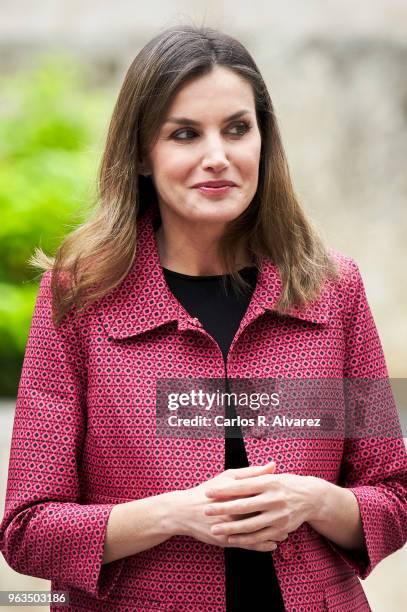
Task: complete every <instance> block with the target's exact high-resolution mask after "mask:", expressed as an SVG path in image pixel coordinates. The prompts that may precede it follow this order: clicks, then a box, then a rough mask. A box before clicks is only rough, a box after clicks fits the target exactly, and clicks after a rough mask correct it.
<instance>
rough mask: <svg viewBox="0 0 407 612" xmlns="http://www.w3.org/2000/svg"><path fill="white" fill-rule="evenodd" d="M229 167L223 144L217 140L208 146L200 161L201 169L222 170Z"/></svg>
mask: <svg viewBox="0 0 407 612" xmlns="http://www.w3.org/2000/svg"><path fill="white" fill-rule="evenodd" d="M227 166H229V160H228V158H227V154H226V151H225V147H224V144H223V143H222V142H220V141H219V140H218V139H216V140H214V141H212V142H211V143H209V144H208V146H207V148H206V151H205V153H204V156H203V160H202V167H203V168H204V169H206V168H213V169H214V170H222V169H223V168H226V167H227Z"/></svg>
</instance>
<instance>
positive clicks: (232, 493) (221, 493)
mask: <svg viewBox="0 0 407 612" xmlns="http://www.w3.org/2000/svg"><path fill="white" fill-rule="evenodd" d="M270 475H271V474H260V475H253V477H252V478H245V479H244V480H236V481H233V480H232V481H231V482H227V483H226V482H222V484H221V483H219V484H216V485H213V486H211V487H210V488H209V489H207V490H206V491H205V495H206V496H207V497H217V498H219V499H224V498H227V497H240V496H249V495H256V494H257V493H262V492H263V489H264V485H265V484H266V483H269V480H268V478H269V476H270ZM277 477H278V475H276V478H277Z"/></svg>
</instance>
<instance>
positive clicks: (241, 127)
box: [232, 121, 251, 136]
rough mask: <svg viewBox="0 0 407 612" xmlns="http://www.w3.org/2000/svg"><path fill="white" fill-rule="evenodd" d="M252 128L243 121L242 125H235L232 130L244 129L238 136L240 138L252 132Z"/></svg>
mask: <svg viewBox="0 0 407 612" xmlns="http://www.w3.org/2000/svg"><path fill="white" fill-rule="evenodd" d="M250 127H251V126H250V125H249V124H248V123H246V122H245V121H241V122H240V123H237V124H236V125H234V126H233V128H232V129H234V128H240V129H243V131H242V132H240V133H239V134H238V136H240V135H243V134H246V132H248V131H249V130H250Z"/></svg>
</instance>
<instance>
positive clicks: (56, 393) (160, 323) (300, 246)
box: [0, 26, 407, 612]
mask: <svg viewBox="0 0 407 612" xmlns="http://www.w3.org/2000/svg"><path fill="white" fill-rule="evenodd" d="M99 179H100V180H99V187H100V189H99V192H100V193H99V203H98V206H97V208H96V211H95V214H94V216H93V217H92V218H91V219H90V220H89V221H88V222H87V223H86V224H84V225H83V226H82V227H80V228H78V229H77V230H76V231H75V232H73V233H72V234H71V235H70V236H68V237H67V238H66V239H65V241H64V242H63V244H62V245H61V247H60V249H59V251H58V252H57V255H56V258H55V261H53V260H50V259H47V258H45V256H44V255H43V254H41V253H37V257H36V259H35V263H37V264H42V265H43V266H44V267H45V268H47V269H48V271H47V272H46V273H45V274H44V276H43V279H42V282H41V286H40V290H39V295H38V300H37V304H36V308H35V313H34V318H33V322H32V327H31V331H30V337H29V341H28V345H27V349H26V355H25V361H24V366H23V371H22V377H21V382H20V387H19V394H18V402H17V408H16V415H15V424H14V430H13V439H12V448H11V457H10V466H9V480H8V489H7V499H6V510H5V515H4V518H3V522H2V525H1V530H0V535H1V550H2V552H3V554H4V556H5V558H6V561H7V562H8V563H9V565H10V566H11V567H13V568H14V569H15V570H16V571H18V572H21V573H25V574H30V575H33V576H39V577H42V578H46V579H50V580H52V589H53V591H68V592H69V596H70V603H69V606H65V607H64V609H71V610H96V609H98V610H112V609H113V610H123V611H124V610H138V611H142V612H149V611H150V610H173V611H181V610H190V611H191V612H192V611H193V612H196V611H208V612H209V611H216V612H218V611H219V612H220V611H222V610H225V609H226V610H233V611H236V610H246V609H247V608H248V606H249V605H250V606H251V608H252V609H255V610H271V609H272V610H284V609H285V610H293V611H294V610H325V609H326V608H328V609H333V610H369V609H370V608H369V605H368V602H367V599H366V597H365V595H364V592H363V589H362V587H361V586H360V583H359V581H358V579H357V576H359V577H360V578H365V577H366V576H367V575H368V574H369V573H370V572H371V571H372V569H373V567H374V566H375V565H376V564H377V563H378V562H379V561H380V560H381V559H382V558H384V557H385V556H387V555H389V554H391V553H392V552H394V551H395V550H397V549H398V548H400V547H401V546H403V544H404V542H405V541H406V531H407V520H406V510H405V497H406V489H407V486H406V453H405V448H404V445H403V440H402V438H401V436H399V437H395V438H394V439H391V440H390V439H388V438H379V439H378V438H375V439H373V438H370V439H369V438H365V439H362V438H361V439H356V438H346V439H345V438H344V437H342V438H341V436H337V437H336V438H335V439H316V438H310V439H309V438H308V437H306V438H301V437H300V438H299V439H297V438H295V439H294V437H292V439H287V438H278V437H277V439H276V437H274V438H273V437H270V436H267V437H265V436H264V435H262V434H261V433H258V432H257V433H256V430H253V432H252V433H253V435H250V436H248V437H245V438H244V439H243V437H242V432H241V429H240V428H239V424H235V426H234V435H233V437H229V436H228V435H227V433H226V430H227V426H226V425H225V427H224V431H222V433H221V436H217V437H216V436H214V437H210V436H209V435H208V436H207V437H205V435H204V436H202V435H201V436H198V435H197V436H191V435H189V436H186V435H174V436H167V437H165V436H163V435H160V431H156V429H155V426H156V396H158V391H157V390H158V383H159V382H160V381H161V382H162V381H164V382H165V381H168V380H169V387H170V389H173V388H172V387H171V384H173V381H174V380H175V381H178V380H179V379H185V380H188V379H193V380H200V379H213V380H216V379H221V380H223V381H225V383H226V388H229V386H230V385H233V383H234V381H235V382H236V381H237V379H246V380H247V379H251V384H253V381H254V382H255V381H256V379H283V378H286V379H315V378H321V379H328V378H340V379H341V378H342V377H347V378H350V379H352V378H357V377H360V376H364V377H365V378H367V379H380V378H385V377H387V370H386V365H385V361H384V357H383V352H382V349H381V346H380V341H379V338H378V334H377V331H376V328H375V325H374V321H373V318H372V315H371V312H370V309H369V306H368V303H367V301H366V295H365V292H364V288H363V282H362V280H361V277H360V273H359V269H358V267H357V265H356V263H355V262H354V261H353V260H352V259H351V258H350V257H346V256H345V255H342V254H340V253H338V252H336V251H333V250H332V249H326V248H325V247H324V245H323V243H322V242H321V240H320V239H319V238H318V236H317V235H316V232H315V231H314V229H313V228H312V226H311V225H310V223H309V221H308V220H307V219H306V217H305V215H304V213H303V211H302V210H301V208H300V206H299V204H298V202H297V200H296V198H295V195H294V193H293V188H292V185H291V182H290V178H289V173H288V169H287V164H286V160H285V156H284V151H283V147H282V144H281V141H280V137H279V132H278V127H277V123H276V119H275V117H274V112H273V107H272V103H271V100H270V98H269V95H268V92H267V89H266V86H265V84H264V82H263V80H262V77H261V75H260V73H259V71H258V68H257V67H256V65H255V63H254V61H253V59H252V58H251V56H250V55H249V53H248V52H247V50H246V49H245V48H244V47H243V46H242V45H241V44H240V43H239V42H237V41H236V40H234V39H232V38H230V37H229V36H226V35H224V34H221V33H219V32H217V31H214V30H211V29H207V28H205V29H200V28H194V27H190V26H176V27H174V28H170V29H168V30H166V31H164V32H163V33H161V34H159V35H158V36H156V37H155V38H154V39H153V40H152V41H150V42H149V43H148V44H147V45H146V46H145V47H144V48H143V49H142V50H141V51H140V53H139V54H138V56H137V57H136V58H135V60H134V62H133V63H132V65H131V66H130V68H129V70H128V73H127V75H126V77H125V80H124V83H123V86H122V89H121V91H120V94H119V97H118V100H117V104H116V107H115V109H114V113H113V118H112V121H111V125H110V130H109V134H108V138H107V144H106V149H105V152H104V156H103V160H102V164H101V169H100V177H99ZM51 270H52V271H51ZM171 380H172V382H171ZM174 388H175V387H174ZM226 409H227V415H226V416H228V417H231V418H232V419H233V418H234V417H236V415H237V413H238V412H239V408H238V407H237V406H233V405H231V406H228V407H227V408H226ZM157 410H158V407H157ZM178 429H179V431H180V430H181V427H179V428H178ZM224 435H225V438H224V437H223V436H224ZM216 528H217V529H216ZM59 607H60V606H59V605H58V603H57V602H54V603H53V604H52V605H51V609H54V610H57V609H59ZM61 609H62V607H61Z"/></svg>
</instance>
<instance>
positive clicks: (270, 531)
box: [227, 526, 288, 546]
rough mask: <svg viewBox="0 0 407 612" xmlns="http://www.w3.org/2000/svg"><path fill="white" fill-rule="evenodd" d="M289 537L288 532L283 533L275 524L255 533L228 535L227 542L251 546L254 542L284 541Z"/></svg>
mask: <svg viewBox="0 0 407 612" xmlns="http://www.w3.org/2000/svg"><path fill="white" fill-rule="evenodd" d="M287 537H288V534H287V533H281V531H279V530H278V529H276V528H275V527H274V526H273V527H266V528H265V529H259V530H258V531H255V532H254V533H248V534H246V533H243V534H242V535H232V536H228V539H227V542H228V544H233V545H235V546H250V545H252V544H260V543H261V542H267V541H273V542H283V541H284V540H286V539H287Z"/></svg>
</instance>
